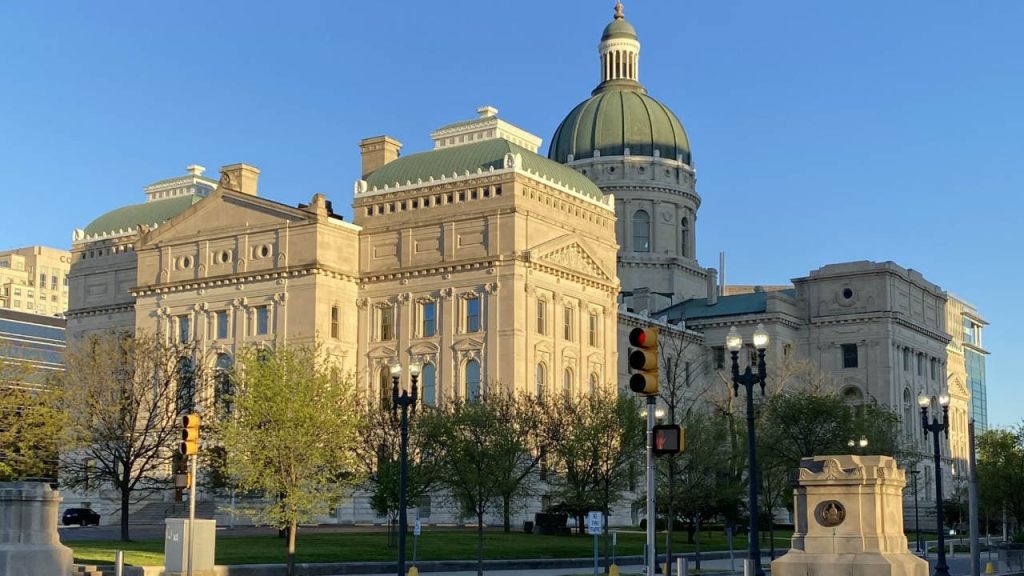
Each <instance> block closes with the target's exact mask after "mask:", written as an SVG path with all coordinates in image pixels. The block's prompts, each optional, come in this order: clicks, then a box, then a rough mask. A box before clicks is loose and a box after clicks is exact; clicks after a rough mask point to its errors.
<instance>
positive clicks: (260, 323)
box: [256, 306, 270, 335]
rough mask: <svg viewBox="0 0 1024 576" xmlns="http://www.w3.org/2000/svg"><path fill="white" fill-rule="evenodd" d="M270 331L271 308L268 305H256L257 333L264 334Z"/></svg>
mask: <svg viewBox="0 0 1024 576" xmlns="http://www.w3.org/2000/svg"><path fill="white" fill-rule="evenodd" d="M269 332H270V309H269V308H267V307H266V306H257V307H256V334H259V335H263V334H267V333H269Z"/></svg>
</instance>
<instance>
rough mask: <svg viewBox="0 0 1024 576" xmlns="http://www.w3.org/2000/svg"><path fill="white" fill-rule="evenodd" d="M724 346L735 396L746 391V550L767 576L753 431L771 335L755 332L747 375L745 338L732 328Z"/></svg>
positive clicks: (758, 572) (755, 570)
mask: <svg viewBox="0 0 1024 576" xmlns="http://www.w3.org/2000/svg"><path fill="white" fill-rule="evenodd" d="M725 345H726V347H727V348H728V349H729V353H730V355H731V356H732V389H733V393H734V394H735V395H736V396H739V395H740V386H743V387H744V388H746V389H747V459H748V462H747V465H748V470H747V481H748V483H749V484H750V500H749V503H748V508H749V509H750V534H749V540H750V541H749V543H748V549H747V556H748V558H749V559H750V562H751V563H752V565H753V573H754V576H764V570H763V569H762V568H761V549H760V544H759V542H758V537H757V438H756V433H755V431H754V386H755V385H760V386H761V395H762V396H763V395H764V385H765V382H764V379H765V376H766V375H767V374H766V372H765V366H764V353H765V350H767V349H768V332H767V331H766V330H765V329H764V326H763V325H761V324H758V325H757V329H756V330H754V348H756V349H757V372H754V371H753V369H752V368H751V366H750V364H748V365H747V369H746V371H745V372H743V373H742V374H740V365H739V356H740V349H741V348H743V337H742V336H740V334H739V332H737V331H736V327H735V326H733V327H732V328H730V329H729V333H728V334H727V335H726V337H725Z"/></svg>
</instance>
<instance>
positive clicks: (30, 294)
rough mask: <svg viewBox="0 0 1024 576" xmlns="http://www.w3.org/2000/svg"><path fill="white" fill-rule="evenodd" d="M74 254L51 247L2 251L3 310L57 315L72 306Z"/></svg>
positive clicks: (0, 289)
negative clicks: (70, 279) (70, 276)
mask: <svg viewBox="0 0 1024 576" xmlns="http://www.w3.org/2000/svg"><path fill="white" fill-rule="evenodd" d="M70 268H71V253H70V252H68V251H67V250H60V249H58V248H49V247H47V246H29V247H26V248H16V249H14V250H7V251H5V252H0V309H5V310H14V311H16V312H27V313H29V314H42V315H45V316H56V315H58V314H63V313H64V311H65V310H67V308H68V271H69V269H70Z"/></svg>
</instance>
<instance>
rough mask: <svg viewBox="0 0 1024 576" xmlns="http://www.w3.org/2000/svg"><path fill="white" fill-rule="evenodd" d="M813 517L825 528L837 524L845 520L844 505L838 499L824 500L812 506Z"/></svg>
mask: <svg viewBox="0 0 1024 576" xmlns="http://www.w3.org/2000/svg"><path fill="white" fill-rule="evenodd" d="M814 519H815V520H817V521H818V524H821V525H822V526H824V527H826V528H832V527H833V526H839V525H840V524H842V523H843V520H846V507H844V506H843V504H842V502H840V501H838V500H825V501H824V502H822V503H820V504H818V505H817V506H816V507H815V508H814Z"/></svg>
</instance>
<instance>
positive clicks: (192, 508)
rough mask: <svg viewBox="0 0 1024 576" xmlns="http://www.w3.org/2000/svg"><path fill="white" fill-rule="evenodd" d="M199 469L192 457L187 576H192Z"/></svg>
mask: <svg viewBox="0 0 1024 576" xmlns="http://www.w3.org/2000/svg"><path fill="white" fill-rule="evenodd" d="M198 467H199V456H197V455H196V454H193V455H192V477H191V481H190V482H189V492H188V576H192V549H193V548H194V547H195V542H194V541H193V536H195V533H196V529H195V523H196V469H197V468H198Z"/></svg>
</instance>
